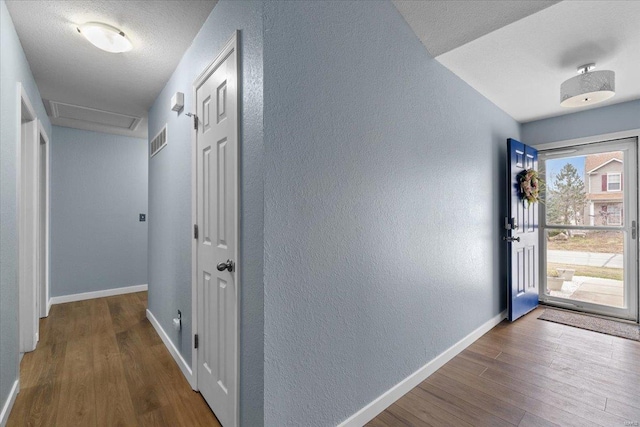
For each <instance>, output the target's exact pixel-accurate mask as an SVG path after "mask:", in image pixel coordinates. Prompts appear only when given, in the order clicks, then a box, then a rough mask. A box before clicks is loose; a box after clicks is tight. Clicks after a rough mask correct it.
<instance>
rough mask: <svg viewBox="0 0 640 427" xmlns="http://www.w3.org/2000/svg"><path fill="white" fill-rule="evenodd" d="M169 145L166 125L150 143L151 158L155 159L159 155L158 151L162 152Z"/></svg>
mask: <svg viewBox="0 0 640 427" xmlns="http://www.w3.org/2000/svg"><path fill="white" fill-rule="evenodd" d="M166 145H167V125H164V127H163V128H162V130H161V131H160V132H158V134H157V135H156V136H155V138H153V139H152V140H151V142H150V143H149V157H153V156H155V155H156V154H158V151H160V150H162V149H163V148H164V147H165V146H166Z"/></svg>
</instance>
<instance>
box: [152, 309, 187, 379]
mask: <svg viewBox="0 0 640 427" xmlns="http://www.w3.org/2000/svg"><path fill="white" fill-rule="evenodd" d="M147 319H149V322H151V325H153V328H154V329H155V330H156V332H157V333H158V336H160V339H161V340H162V342H163V343H164V345H165V347H167V350H169V353H171V356H173V360H175V361H176V364H177V365H178V367H179V368H180V370H181V371H182V375H184V377H185V378H186V379H187V381H188V382H189V385H191V388H192V389H194V390H195V383H194V380H193V371H192V370H191V368H190V367H189V365H187V362H186V361H185V360H184V359H183V357H182V355H181V354H180V352H179V351H178V349H177V348H176V346H175V344H174V343H173V341H171V338H169V335H167V333H166V332H165V330H164V329H162V326H161V325H160V322H158V320H157V319H156V317H155V316H154V315H153V313H152V312H151V311H150V310H149V309H147Z"/></svg>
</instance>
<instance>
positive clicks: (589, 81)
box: [560, 64, 616, 108]
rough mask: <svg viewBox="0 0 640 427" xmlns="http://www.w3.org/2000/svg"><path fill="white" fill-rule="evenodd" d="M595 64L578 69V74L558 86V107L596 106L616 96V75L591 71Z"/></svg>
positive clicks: (603, 71)
mask: <svg viewBox="0 0 640 427" xmlns="http://www.w3.org/2000/svg"><path fill="white" fill-rule="evenodd" d="M595 68H596V64H585V65H581V66H579V67H578V74H579V75H577V76H575V77H572V78H570V79H569V80H566V81H565V82H564V83H562V85H560V105H561V106H563V107H570V108H574V107H583V106H586V105H591V104H596V103H598V102H602V101H604V100H607V99H609V98H611V97H612V96H613V95H615V94H616V73H614V72H613V71H609V70H601V71H593V70H594V69H595Z"/></svg>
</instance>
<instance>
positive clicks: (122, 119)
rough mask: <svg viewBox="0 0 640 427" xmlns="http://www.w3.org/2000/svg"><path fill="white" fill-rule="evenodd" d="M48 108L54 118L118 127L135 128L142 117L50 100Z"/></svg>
mask: <svg viewBox="0 0 640 427" xmlns="http://www.w3.org/2000/svg"><path fill="white" fill-rule="evenodd" d="M49 109H50V113H51V114H50V115H51V117H53V118H56V119H58V118H59V119H71V120H78V121H82V122H88V123H94V124H99V125H104V126H110V127H113V128H118V129H128V130H136V129H137V127H138V125H139V124H140V121H141V120H142V117H137V116H129V115H127V114H120V113H112V112H111V111H104V110H98V109H96V108H90V107H82V106H80V105H73V104H66V103H64V102H57V101H51V100H50V101H49Z"/></svg>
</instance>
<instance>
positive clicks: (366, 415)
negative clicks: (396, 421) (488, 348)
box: [338, 310, 507, 427]
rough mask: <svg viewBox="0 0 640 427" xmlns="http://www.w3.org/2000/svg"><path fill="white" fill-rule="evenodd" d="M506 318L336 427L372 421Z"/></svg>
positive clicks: (465, 340)
mask: <svg viewBox="0 0 640 427" xmlns="http://www.w3.org/2000/svg"><path fill="white" fill-rule="evenodd" d="M506 317H507V311H506V310H505V311H503V312H502V313H500V314H498V315H497V316H495V317H493V318H491V319H489V320H488V321H487V322H485V323H484V324H482V325H481V326H480V327H479V328H477V329H476V330H474V331H473V332H471V333H470V334H469V335H467V336H466V337H464V338H462V339H461V340H460V341H458V342H457V343H455V344H454V345H452V346H451V347H449V348H448V349H447V350H445V351H443V352H442V353H440V355H439V356H437V357H436V358H435V359H433V360H431V361H430V362H429V363H427V364H426V365H424V366H423V367H421V368H420V369H418V370H417V371H415V372H414V373H413V374H411V375H409V376H408V377H407V378H405V379H403V380H402V381H400V382H399V383H398V384H396V385H394V386H393V387H391V388H390V389H389V390H387V391H386V392H384V393H383V394H381V395H380V396H378V397H377V398H376V399H375V400H373V401H372V402H371V403H369V404H368V405H367V406H365V407H364V408H362V409H360V410H359V411H358V412H356V413H355V414H353V415H352V416H350V417H349V418H347V419H346V420H344V421H343V422H342V423H340V424H338V427H360V426H363V425H365V424H366V423H368V422H369V421H371V420H372V419H374V418H375V417H376V416H377V415H378V414H380V413H381V412H382V411H384V410H385V409H387V408H388V407H389V406H391V405H392V404H393V403H394V402H395V401H396V400H398V399H400V398H401V397H402V396H404V395H405V394H407V393H408V392H409V391H410V390H411V389H413V388H414V387H416V386H417V385H418V384H420V383H421V382H423V381H424V380H426V379H427V378H428V377H429V376H430V375H431V374H433V373H434V372H435V371H437V370H438V369H440V368H441V367H442V366H443V365H444V364H445V363H447V362H448V361H449V360H451V359H453V358H454V357H455V356H456V355H458V354H459V353H460V352H462V350H464V349H465V348H467V347H468V346H469V345H471V344H472V343H473V342H474V341H475V340H477V339H478V338H480V337H481V336H482V335H484V334H486V333H487V332H489V331H490V330H491V329H493V328H494V327H495V326H496V325H497V324H498V323H500V322H502V321H503V320H504V319H506Z"/></svg>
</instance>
